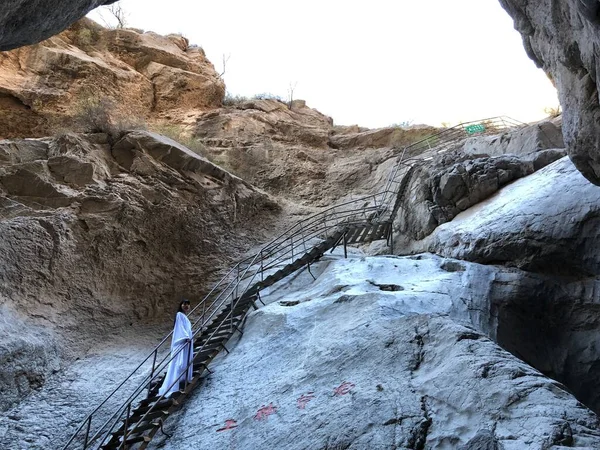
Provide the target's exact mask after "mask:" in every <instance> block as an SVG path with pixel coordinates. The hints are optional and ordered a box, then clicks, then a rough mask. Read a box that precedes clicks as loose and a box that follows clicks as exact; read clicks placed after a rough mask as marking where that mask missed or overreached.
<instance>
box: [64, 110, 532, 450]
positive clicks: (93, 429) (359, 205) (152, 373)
mask: <svg viewBox="0 0 600 450" xmlns="http://www.w3.org/2000/svg"><path fill="white" fill-rule="evenodd" d="M474 125H479V126H477V127H472V126H474ZM522 125H524V124H522V123H520V122H517V121H515V120H513V119H510V118H506V117H494V118H490V119H484V120H479V121H472V122H465V123H461V124H459V125H457V126H455V127H451V128H447V129H444V130H442V131H440V132H439V133H436V134H433V135H431V136H428V137H427V138H425V139H422V140H420V141H418V142H415V143H413V144H411V145H409V146H407V147H404V148H403V149H394V150H393V152H392V156H390V157H396V158H397V161H396V163H395V164H394V166H393V167H392V169H391V171H390V173H389V175H388V178H387V181H386V183H385V187H384V189H383V190H382V191H380V192H378V193H376V194H372V195H367V196H364V197H360V198H358V199H355V200H350V201H347V202H345V203H341V204H337V205H334V206H331V207H329V208H326V209H324V210H322V211H320V212H319V213H317V214H314V215H312V216H310V217H308V218H306V219H303V220H300V221H298V222H297V223H296V224H294V225H293V226H292V227H290V228H289V229H287V230H286V231H284V232H283V233H281V234H280V235H279V236H277V237H276V238H274V239H273V240H271V241H270V242H269V243H267V244H266V245H265V246H263V247H262V248H261V250H260V251H258V252H256V253H255V254H253V255H251V256H249V257H247V258H245V259H243V260H241V261H239V262H238V263H237V264H235V265H234V266H233V267H232V268H231V269H230V270H229V271H228V272H227V273H226V274H225V275H224V276H223V277H222V278H221V279H220V280H219V281H218V282H217V283H216V284H215V285H214V286H213V288H212V289H211V290H210V292H209V293H208V294H206V296H205V297H204V298H203V299H202V300H201V301H200V302H199V303H198V305H196V306H195V307H194V308H193V309H192V310H191V311H190V313H189V314H188V317H189V318H190V321H191V322H192V330H193V336H194V340H195V339H196V338H197V337H198V336H199V335H200V334H202V333H203V331H204V329H205V328H206V326H207V324H209V323H210V321H211V320H213V319H214V318H215V316H216V315H217V314H219V312H220V311H222V310H223V308H225V307H226V306H227V305H231V311H230V313H229V314H228V315H227V317H226V318H225V319H224V321H223V322H222V323H225V322H226V321H227V320H228V318H229V317H231V314H233V311H234V310H235V305H236V304H237V303H238V302H239V301H240V299H241V297H242V296H243V295H244V294H246V293H247V292H248V291H249V289H250V288H252V287H253V286H254V289H255V290H257V291H259V290H260V284H259V283H261V282H262V281H263V280H264V274H265V273H267V272H268V271H272V270H274V269H275V268H276V267H277V266H279V265H281V264H283V263H285V262H286V261H290V260H292V261H293V260H294V259H296V258H297V257H299V256H300V255H303V254H306V253H307V252H308V251H309V250H310V249H311V248H313V243H314V242H315V241H316V240H317V239H318V240H321V239H326V238H327V237H330V236H332V235H333V233H335V232H336V231H339V230H340V228H342V227H351V226H352V225H360V224H365V223H391V222H392V221H393V219H394V217H393V215H394V214H395V211H396V210H397V208H396V197H397V195H398V192H399V189H400V187H401V185H402V178H403V176H404V175H405V174H406V171H407V170H408V169H410V167H411V166H412V165H413V164H414V162H416V161H418V157H419V155H421V154H422V153H423V152H426V151H429V150H430V149H433V148H437V149H438V153H441V152H444V151H446V150H447V149H448V148H447V147H444V145H445V144H451V143H455V142H457V141H459V140H461V139H465V138H467V137H469V136H470V135H485V134H492V133H497V132H498V131H501V130H504V129H507V128H513V127H518V126H522ZM469 127H472V128H469ZM388 159H389V158H388ZM403 169H404V170H403ZM259 278H260V281H259ZM222 323H221V324H219V326H218V327H217V329H216V330H214V331H213V332H212V335H214V334H215V333H216V331H217V330H219V329H220V327H221V325H222ZM171 336H172V332H171V333H169V334H167V336H165V337H164V338H163V339H162V340H161V341H160V343H159V344H158V345H157V346H156V347H155V348H154V349H153V350H152V351H151V352H150V353H149V354H148V356H146V358H145V359H143V360H142V361H141V362H140V363H139V364H138V365H137V366H136V368H135V369H134V370H133V371H132V372H131V373H130V374H129V375H128V376H127V377H126V378H125V379H124V380H123V381H122V382H121V383H120V384H119V385H118V386H117V387H116V388H115V389H114V390H113V391H112V392H111V393H110V394H109V395H108V396H107V397H106V398H105V399H104V400H103V401H102V402H101V403H100V404H99V405H98V406H97V407H96V408H95V409H94V410H93V411H92V412H90V413H89V414H88V416H87V417H86V418H85V419H84V420H83V421H82V422H81V424H80V425H79V427H78V428H77V429H76V431H75V432H74V434H73V435H72V437H71V438H70V440H69V441H68V442H67V443H66V445H65V446H64V447H63V450H67V449H70V448H82V449H84V450H85V449H88V448H99V447H100V446H101V445H102V443H103V442H104V441H105V440H106V438H107V437H108V436H109V435H110V433H112V432H113V431H114V429H115V428H116V427H117V426H118V424H119V423H120V421H121V420H123V417H127V416H128V414H129V413H128V411H130V410H131V407H132V405H133V404H135V403H136V402H139V401H141V400H142V396H143V395H145V393H146V392H149V388H150V386H151V385H152V383H154V382H156V381H157V380H158V379H159V377H160V376H161V374H162V372H163V371H164V370H166V368H167V366H168V364H169V362H170V361H171V360H172V359H173V358H174V357H176V356H177V355H171V354H170V342H169V339H170V337H171ZM190 345H192V344H190ZM202 348H203V347H202ZM183 350H184V349H183V348H182V349H181V350H180V351H183ZM200 351H201V349H200ZM132 385H133V387H132ZM117 394H118V395H119V396H121V398H123V397H125V398H126V400H125V401H124V402H123V401H122V400H121V403H117V404H115V403H116V402H113V401H111V400H112V399H114V398H116V396H117ZM161 398H162V397H161ZM151 410H152V409H150V410H149V411H147V412H146V415H148V413H149V412H150V411H151ZM125 420H126V419H125ZM76 444H77V445H78V446H77V447H75V445H76Z"/></svg>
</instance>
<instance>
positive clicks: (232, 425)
mask: <svg viewBox="0 0 600 450" xmlns="http://www.w3.org/2000/svg"><path fill="white" fill-rule="evenodd" d="M235 427H237V421H236V420H233V419H227V420H226V421H225V426H224V427H223V428H219V429H218V430H217V431H227V430H233V429H234V428H235Z"/></svg>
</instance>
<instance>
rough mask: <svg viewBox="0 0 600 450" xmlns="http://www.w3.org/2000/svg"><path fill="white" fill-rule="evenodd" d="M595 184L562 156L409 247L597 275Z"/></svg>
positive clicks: (599, 197)
mask: <svg viewBox="0 0 600 450" xmlns="http://www.w3.org/2000/svg"><path fill="white" fill-rule="evenodd" d="M599 201H600V188H598V187H596V186H593V185H591V184H589V183H588V182H587V181H586V179H585V178H584V177H582V176H581V175H579V174H578V173H577V171H576V168H575V166H574V165H573V164H572V163H571V162H570V161H569V160H568V159H565V158H562V159H560V160H558V161H556V162H554V163H552V164H550V165H548V166H546V167H545V168H543V169H541V170H539V171H538V172H535V173H534V174H533V175H530V176H528V177H526V178H522V179H520V180H518V181H515V182H514V183H512V184H511V185H510V186H507V187H505V188H503V189H501V190H500V191H499V192H498V193H496V195H494V196H493V197H491V198H489V199H487V201H485V202H482V203H480V204H478V205H476V206H473V207H471V208H470V209H468V210H466V211H464V212H463V213H461V214H459V215H458V216H456V217H455V218H454V219H453V220H452V221H451V222H448V223H446V224H444V225H441V226H439V227H438V228H437V229H436V230H435V231H434V232H433V233H432V234H431V236H430V237H429V238H427V239H425V240H424V241H423V242H421V243H417V244H415V247H414V249H425V248H426V249H427V250H429V251H432V252H435V253H438V254H440V255H444V256H448V257H453V258H458V259H464V260H467V261H475V262H479V263H483V264H509V265H512V266H516V267H519V268H522V269H525V270H529V271H534V272H545V273H557V274H563V275H568V274H578V275H580V276H581V275H590V276H595V275H600V258H599V257H598V254H599V252H600V232H598V231H597V230H598V229H600V228H599V227H600V207H599V206H598V205H599Z"/></svg>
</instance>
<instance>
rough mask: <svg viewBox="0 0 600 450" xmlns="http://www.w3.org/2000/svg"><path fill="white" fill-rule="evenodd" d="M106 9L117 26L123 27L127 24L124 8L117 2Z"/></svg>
mask: <svg viewBox="0 0 600 450" xmlns="http://www.w3.org/2000/svg"><path fill="white" fill-rule="evenodd" d="M107 8H108V11H109V12H110V13H111V14H112V16H113V17H114V18H115V20H116V21H117V28H125V27H126V26H127V18H126V14H125V10H124V9H123V8H122V7H121V5H119V4H118V3H114V4H112V5H110V6H108V7H107Z"/></svg>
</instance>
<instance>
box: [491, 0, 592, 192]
mask: <svg viewBox="0 0 600 450" xmlns="http://www.w3.org/2000/svg"><path fill="white" fill-rule="evenodd" d="M500 4H501V5H502V6H503V7H504V9H506V11H507V12H508V13H509V14H510V15H511V16H512V17H513V19H514V23H515V28H516V29H517V31H519V32H520V33H521V35H522V36H523V44H524V46H525V50H526V52H527V54H528V55H529V57H530V58H531V59H532V60H533V61H534V62H535V64H536V65H537V66H538V67H541V68H543V69H544V71H545V72H546V73H547V74H548V75H549V76H550V77H551V78H552V80H553V82H554V84H555V86H556V88H557V89H558V94H559V98H560V103H561V106H562V110H563V134H564V138H565V143H566V146H567V150H568V153H569V156H570V158H571V160H572V161H573V163H574V164H575V166H576V167H577V169H578V170H579V171H581V173H582V174H583V175H584V176H585V177H586V178H587V179H588V180H590V181H591V182H592V183H595V184H600V104H599V93H598V82H599V77H600V73H599V72H598V70H597V67H598V66H597V58H598V55H597V49H598V45H599V44H600V33H598V30H599V28H598V27H599V26H600V16H599V15H598V12H599V4H598V2H597V1H596V0H543V1H533V0H500Z"/></svg>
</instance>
